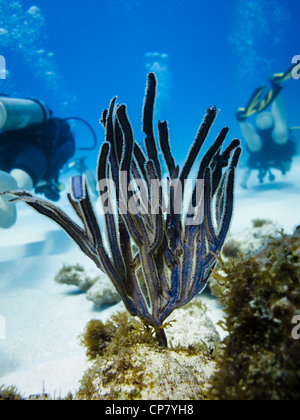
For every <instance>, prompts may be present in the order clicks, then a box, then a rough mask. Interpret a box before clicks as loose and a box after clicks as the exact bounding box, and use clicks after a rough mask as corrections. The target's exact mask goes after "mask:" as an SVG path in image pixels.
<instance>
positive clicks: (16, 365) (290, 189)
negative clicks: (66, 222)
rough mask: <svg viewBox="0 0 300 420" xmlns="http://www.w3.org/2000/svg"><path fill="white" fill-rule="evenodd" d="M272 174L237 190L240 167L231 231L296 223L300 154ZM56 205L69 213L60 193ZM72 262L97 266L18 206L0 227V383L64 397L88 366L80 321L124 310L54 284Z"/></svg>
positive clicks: (214, 315)
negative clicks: (258, 223) (257, 222)
mask: <svg viewBox="0 0 300 420" xmlns="http://www.w3.org/2000/svg"><path fill="white" fill-rule="evenodd" d="M274 173H275V172H274ZM275 174H276V175H277V180H276V181H275V182H274V183H272V184H271V183H269V182H267V183H265V184H263V185H258V184H257V179H256V176H255V174H253V176H252V177H251V179H250V181H249V189H248V190H242V189H241V188H240V187H239V186H238V183H239V180H240V179H241V176H242V172H241V171H239V172H238V176H237V188H236V194H235V211H234V217H233V221H232V226H231V234H232V235H234V236H238V234H239V232H241V231H243V229H246V228H249V227H250V226H251V221H252V220H253V219H257V218H260V219H269V220H272V221H273V222H275V223H276V224H277V225H278V226H281V227H282V228H283V229H284V230H285V231H286V232H287V233H292V232H293V230H294V228H295V227H296V226H297V225H298V224H300V212H299V208H300V194H299V192H300V158H297V159H296V160H295V163H294V166H293V169H292V171H291V172H290V173H289V174H287V175H286V176H285V177H282V176H281V175H280V174H279V173H275ZM59 205H60V206H62V207H64V208H65V209H66V211H67V212H68V214H70V215H73V212H72V209H71V208H70V207H67V204H66V201H65V198H62V199H61V201H60V203H59ZM76 263H80V264H81V265H82V266H84V267H85V269H86V270H87V271H93V272H94V271H95V267H94V264H93V262H92V261H90V260H89V259H88V258H87V257H86V256H85V255H84V254H83V253H82V252H81V251H80V250H79V249H78V248H77V246H76V245H74V244H73V243H72V241H71V240H70V239H69V238H68V236H67V235H66V234H65V233H64V232H62V231H61V230H60V229H59V228H58V227H57V226H56V225H55V224H54V223H52V222H51V221H48V220H47V219H45V218H44V217H42V216H40V215H39V214H37V213H35V212H34V211H32V210H31V209H29V208H28V207H26V206H25V205H23V204H20V205H19V207H18V221H17V223H16V225H15V226H14V227H12V228H11V229H9V230H1V229H0V385H1V384H3V385H7V386H8V385H15V386H16V387H17V388H18V389H19V391H20V392H21V394H22V395H24V396H29V395H30V394H36V393H41V392H47V393H50V394H51V395H56V396H62V397H64V396H65V395H66V394H67V393H68V392H69V391H70V392H75V391H76V390H77V389H78V386H79V383H78V381H79V380H80V379H81V378H82V375H83V372H84V371H85V370H86V369H87V361H86V357H85V350H84V348H83V347H81V346H80V338H79V336H80V334H81V333H82V332H83V330H84V327H85V325H86V323H87V322H88V321H89V320H90V319H92V318H98V319H102V320H105V319H107V318H108V317H110V316H111V314H113V313H115V312H116V311H117V310H120V309H122V308H123V307H122V303H119V304H117V305H114V306H111V307H108V308H106V309H104V310H99V309H97V308H96V307H95V306H94V305H93V303H92V302H90V301H88V300H87V299H86V295H85V294H84V293H79V292H78V289H77V288H76V287H73V286H63V285H59V284H56V283H55V282H54V281H53V279H54V277H55V275H56V274H57V272H58V271H59V270H60V268H61V267H62V266H63V265H64V264H76ZM203 299H204V300H205V303H206V304H207V305H208V307H209V308H210V309H211V310H210V311H209V316H210V317H211V319H212V320H213V321H214V322H217V321H218V320H219V319H220V318H221V317H222V310H221V308H220V307H218V304H217V302H216V301H215V300H214V299H209V298H208V297H207V296H206V295H204V296H203Z"/></svg>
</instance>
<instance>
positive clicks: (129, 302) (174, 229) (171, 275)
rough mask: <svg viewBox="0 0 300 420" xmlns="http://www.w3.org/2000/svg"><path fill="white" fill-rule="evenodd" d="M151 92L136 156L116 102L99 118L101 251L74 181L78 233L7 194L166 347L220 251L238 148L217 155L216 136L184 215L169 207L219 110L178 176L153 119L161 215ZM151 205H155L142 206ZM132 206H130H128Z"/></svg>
mask: <svg viewBox="0 0 300 420" xmlns="http://www.w3.org/2000/svg"><path fill="white" fill-rule="evenodd" d="M155 93H156V78H155V75H154V74H153V73H150V74H149V75H148V84H147V89H146V97H145V103H144V109H143V131H144V133H145V135H146V138H145V152H144V151H143V149H142V148H141V147H140V145H139V144H138V143H137V142H136V141H135V140H134V136H133V132H132V127H131V124H130V122H129V119H128V116H127V113H126V106H125V105H117V104H116V98H114V99H113V100H112V101H111V103H110V107H109V109H108V110H105V111H104V112H103V115H102V124H103V126H104V128H105V141H104V143H103V144H102V147H101V150H100V154H99V161H98V168H97V178H98V191H99V195H100V199H101V201H102V205H103V207H104V208H105V209H106V211H105V215H104V218H105V224H106V235H107V240H108V244H109V249H106V248H105V246H104V242H103V233H102V232H101V230H100V227H99V224H98V221H97V217H96V214H95V212H94V210H93V206H92V202H91V199H90V196H89V191H88V187H87V183H86V180H85V178H84V177H83V176H76V177H73V178H72V179H71V194H68V198H69V201H70V203H71V205H72V207H73V208H74V210H75V211H76V213H77V215H78V217H79V219H80V220H81V222H82V226H80V225H78V224H77V223H75V222H74V221H73V220H71V219H70V218H69V216H68V215H67V214H65V213H64V212H63V211H62V210H61V209H59V208H58V207H56V206H55V205H53V204H52V203H50V202H48V201H46V200H41V199H40V198H37V197H35V196H33V195H31V194H30V193H28V192H24V191H14V192H10V194H12V195H13V196H14V198H12V200H13V201H24V202H25V203H27V204H28V205H29V206H31V207H33V208H34V209H35V210H37V211H38V212H39V213H42V214H44V215H45V216H47V217H49V218H50V219H52V220H54V221H55V222H57V223H58V224H59V225H60V226H61V227H62V228H63V229H64V230H65V231H66V232H67V233H68V234H69V235H70V236H71V238H72V239H73V240H74V241H75V242H76V243H77V244H78V245H79V247H80V248H81V250H82V251H83V252H84V253H85V254H86V255H88V256H89V257H90V258H91V259H92V260H93V261H94V262H95V264H96V265H97V266H98V267H99V269H100V270H102V271H103V272H104V273H106V274H107V276H108V277H109V278H110V279H111V281H112V283H113V284H114V286H115V287H116V290H117V291H118V293H119V294H120V296H121V298H122V300H123V302H124V304H125V306H126V308H127V310H128V311H129V312H130V313H131V315H133V316H138V317H139V318H140V319H141V320H142V321H143V322H144V323H145V324H146V325H151V326H152V327H154V329H155V331H156V334H157V337H158V340H159V343H160V344H161V345H163V346H167V340H166V336H165V333H164V330H163V324H164V321H165V320H166V318H167V317H168V316H169V315H170V314H171V313H172V312H173V311H174V310H175V309H176V308H179V307H181V306H183V305H185V304H186V303H188V302H189V301H190V300H191V299H192V298H193V297H194V296H195V295H196V294H198V293H200V292H202V291H203V290H204V288H205V287H206V285H207V281H208V278H209V276H210V274H211V271H212V269H213V267H214V265H215V262H216V258H215V256H216V254H217V253H219V252H220V250H221V248H222V246H223V244H224V241H225V238H226V235H227V232H228V229H229V226H230V221H231V217H232V211H233V192H234V178H235V169H236V166H237V164H238V161H239V158H240V154H241V148H240V142H239V141H238V140H233V141H232V142H231V144H230V145H229V146H228V147H227V149H226V150H225V151H223V152H222V147H223V144H224V141H225V138H226V135H227V133H228V128H224V129H223V130H222V131H221V132H220V134H219V136H218V137H217V139H216V140H215V142H214V143H213V145H212V146H211V147H210V148H209V150H208V151H207V152H206V153H205V154H204V156H203V158H202V160H201V162H200V165H199V170H198V175H197V179H198V180H203V185H204V189H203V191H202V194H198V192H199V191H197V188H196V183H195V185H194V187H193V190H192V194H191V197H190V199H189V200H190V202H189V207H188V208H189V211H186V212H185V214H183V212H180V211H178V205H177V200H178V199H181V198H182V196H184V194H185V192H186V191H185V188H184V187H185V181H186V180H187V179H188V176H189V174H190V171H191V169H192V167H193V165H194V163H195V161H196V159H197V157H198V155H199V153H200V149H201V147H202V145H203V143H204V141H205V139H206V137H207V135H208V132H209V130H210V128H211V126H212V124H213V122H214V120H215V118H216V116H217V113H218V111H217V110H216V108H215V107H212V108H209V109H208V110H207V112H206V115H205V117H204V120H203V122H202V124H201V126H200V128H199V131H198V133H197V136H196V139H195V141H194V143H193V144H192V147H191V149H190V151H189V153H188V156H187V158H186V160H185V163H184V165H183V167H182V169H180V168H179V166H177V165H176V164H175V161H174V158H173V156H172V153H171V149H170V144H169V134H168V127H167V123H166V122H165V121H164V122H159V124H158V129H159V130H158V132H159V144H160V149H161V152H162V155H163V158H164V161H165V165H166V169H167V172H168V180H169V183H168V188H169V189H168V191H167V196H168V212H167V214H165V211H164V210H165V206H166V202H167V199H166V196H165V193H166V192H165V191H163V189H162V188H158V190H156V191H153V188H151V186H152V185H153V184H154V185H160V182H161V181H162V172H163V171H162V166H161V162H160V159H159V153H158V148H157V142H156V140H155V137H154V129H153V111H154V102H155ZM108 180H109V181H111V182H112V183H113V185H114V186H115V189H114V193H112V192H111V191H108V183H107V181H108ZM140 181H142V183H141V182H140ZM134 183H136V185H138V186H139V187H137V188H136V190H134V188H132V185H133V184H134ZM155 183H156V184H155ZM104 185H106V187H103V186H104ZM141 185H144V186H145V188H144V189H143V188H140V186H141ZM142 190H143V192H144V194H143V192H142ZM145 191H146V194H145ZM153 201H155V206H153V205H150V203H153ZM132 203H135V204H136V206H135V209H134V208H133V207H134V206H133V204H132ZM179 207H181V205H180V206H179ZM176 208H177V211H176ZM114 209H115V211H113V210H114ZM136 209H138V210H139V211H134V210H136Z"/></svg>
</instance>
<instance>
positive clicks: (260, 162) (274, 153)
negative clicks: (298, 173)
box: [247, 130, 297, 179]
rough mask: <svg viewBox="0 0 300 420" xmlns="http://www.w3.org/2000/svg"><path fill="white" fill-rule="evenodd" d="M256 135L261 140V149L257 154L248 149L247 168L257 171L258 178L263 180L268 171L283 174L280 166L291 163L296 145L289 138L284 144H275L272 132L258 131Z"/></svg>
mask: <svg viewBox="0 0 300 420" xmlns="http://www.w3.org/2000/svg"><path fill="white" fill-rule="evenodd" d="M257 134H258V135H259V136H260V138H261V140H262V147H261V149H260V150H259V151H258V152H252V151H250V150H249V149H248V151H249V153H250V156H249V159H248V163H247V166H248V167H249V168H250V169H258V170H259V171H260V175H259V177H260V178H262V179H263V177H264V176H265V175H266V173H267V172H268V170H269V169H271V168H274V169H279V170H280V171H281V172H282V173H283V174H285V169H284V167H283V166H282V163H283V162H290V163H291V162H292V159H293V156H295V154H296V152H297V150H296V144H295V142H294V141H293V140H292V139H291V138H289V139H288V141H287V142H286V143H285V144H277V143H275V142H274V140H273V138H272V131H271V130H270V131H258V132H257Z"/></svg>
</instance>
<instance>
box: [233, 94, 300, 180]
mask: <svg viewBox="0 0 300 420" xmlns="http://www.w3.org/2000/svg"><path fill="white" fill-rule="evenodd" d="M239 122H240V127H241V130H242V133H243V136H244V138H245V141H246V147H247V149H248V151H249V154H250V156H249V159H248V162H247V169H246V172H245V174H244V178H243V181H242V184H241V185H242V187H243V188H247V182H248V179H249V177H250V174H251V172H252V171H253V170H258V178H259V181H260V182H261V183H262V182H263V181H264V178H265V176H266V175H267V174H268V175H269V180H270V181H274V180H275V176H274V175H273V174H272V172H271V169H272V168H274V169H278V170H280V171H281V172H282V174H286V173H287V172H288V171H290V169H291V166H292V159H293V156H294V155H295V154H296V145H295V142H294V141H293V140H292V139H291V135H290V134H291V132H290V129H289V127H288V123H287V117H286V111H285V107H284V104H283V100H282V98H281V96H280V95H278V96H277V97H276V99H275V100H274V101H273V102H272V105H271V112H262V113H259V114H258V116H257V118H256V124H255V126H254V125H252V124H251V123H250V122H248V121H246V119H239Z"/></svg>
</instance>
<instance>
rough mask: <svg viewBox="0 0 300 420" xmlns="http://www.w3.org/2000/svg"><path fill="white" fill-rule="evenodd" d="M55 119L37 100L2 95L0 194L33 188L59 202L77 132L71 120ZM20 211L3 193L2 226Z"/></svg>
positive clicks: (0, 221)
mask: <svg viewBox="0 0 300 420" xmlns="http://www.w3.org/2000/svg"><path fill="white" fill-rule="evenodd" d="M73 119H77V120H80V121H82V122H84V123H85V124H87V125H88V127H89V128H90V129H91V131H92V134H93V136H94V146H93V147H92V148H84V149H83V148H82V149H81V150H93V149H94V148H95V146H96V142H97V139H96V135H95V132H94V130H93V129H92V127H91V126H90V125H89V124H88V123H87V122H86V121H84V120H82V119H81V118H77V117H70V118H65V119H61V118H56V117H53V113H52V111H50V110H49V108H48V107H47V106H46V105H45V104H43V103H42V102H40V101H38V100H36V99H15V98H10V97H6V96H1V97H0V130H1V131H0V193H1V192H5V191H9V190H29V191H30V190H32V189H34V190H35V192H36V193H38V194H44V195H45V196H46V197H47V198H48V199H50V200H52V201H58V200H59V198H60V192H61V191H62V190H63V189H64V185H63V184H62V183H60V182H59V175H60V171H61V169H62V168H63V166H64V165H65V164H66V163H67V162H68V161H69V159H71V158H72V156H74V154H75V151H76V147H75V139H74V134H73V133H72V131H71V128H70V125H69V124H68V122H67V121H68V120H73ZM16 218H17V213H16V206H15V204H14V203H11V202H10V201H9V197H6V196H0V228H4V229H7V228H10V227H11V226H12V225H14V223H15V222H16Z"/></svg>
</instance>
